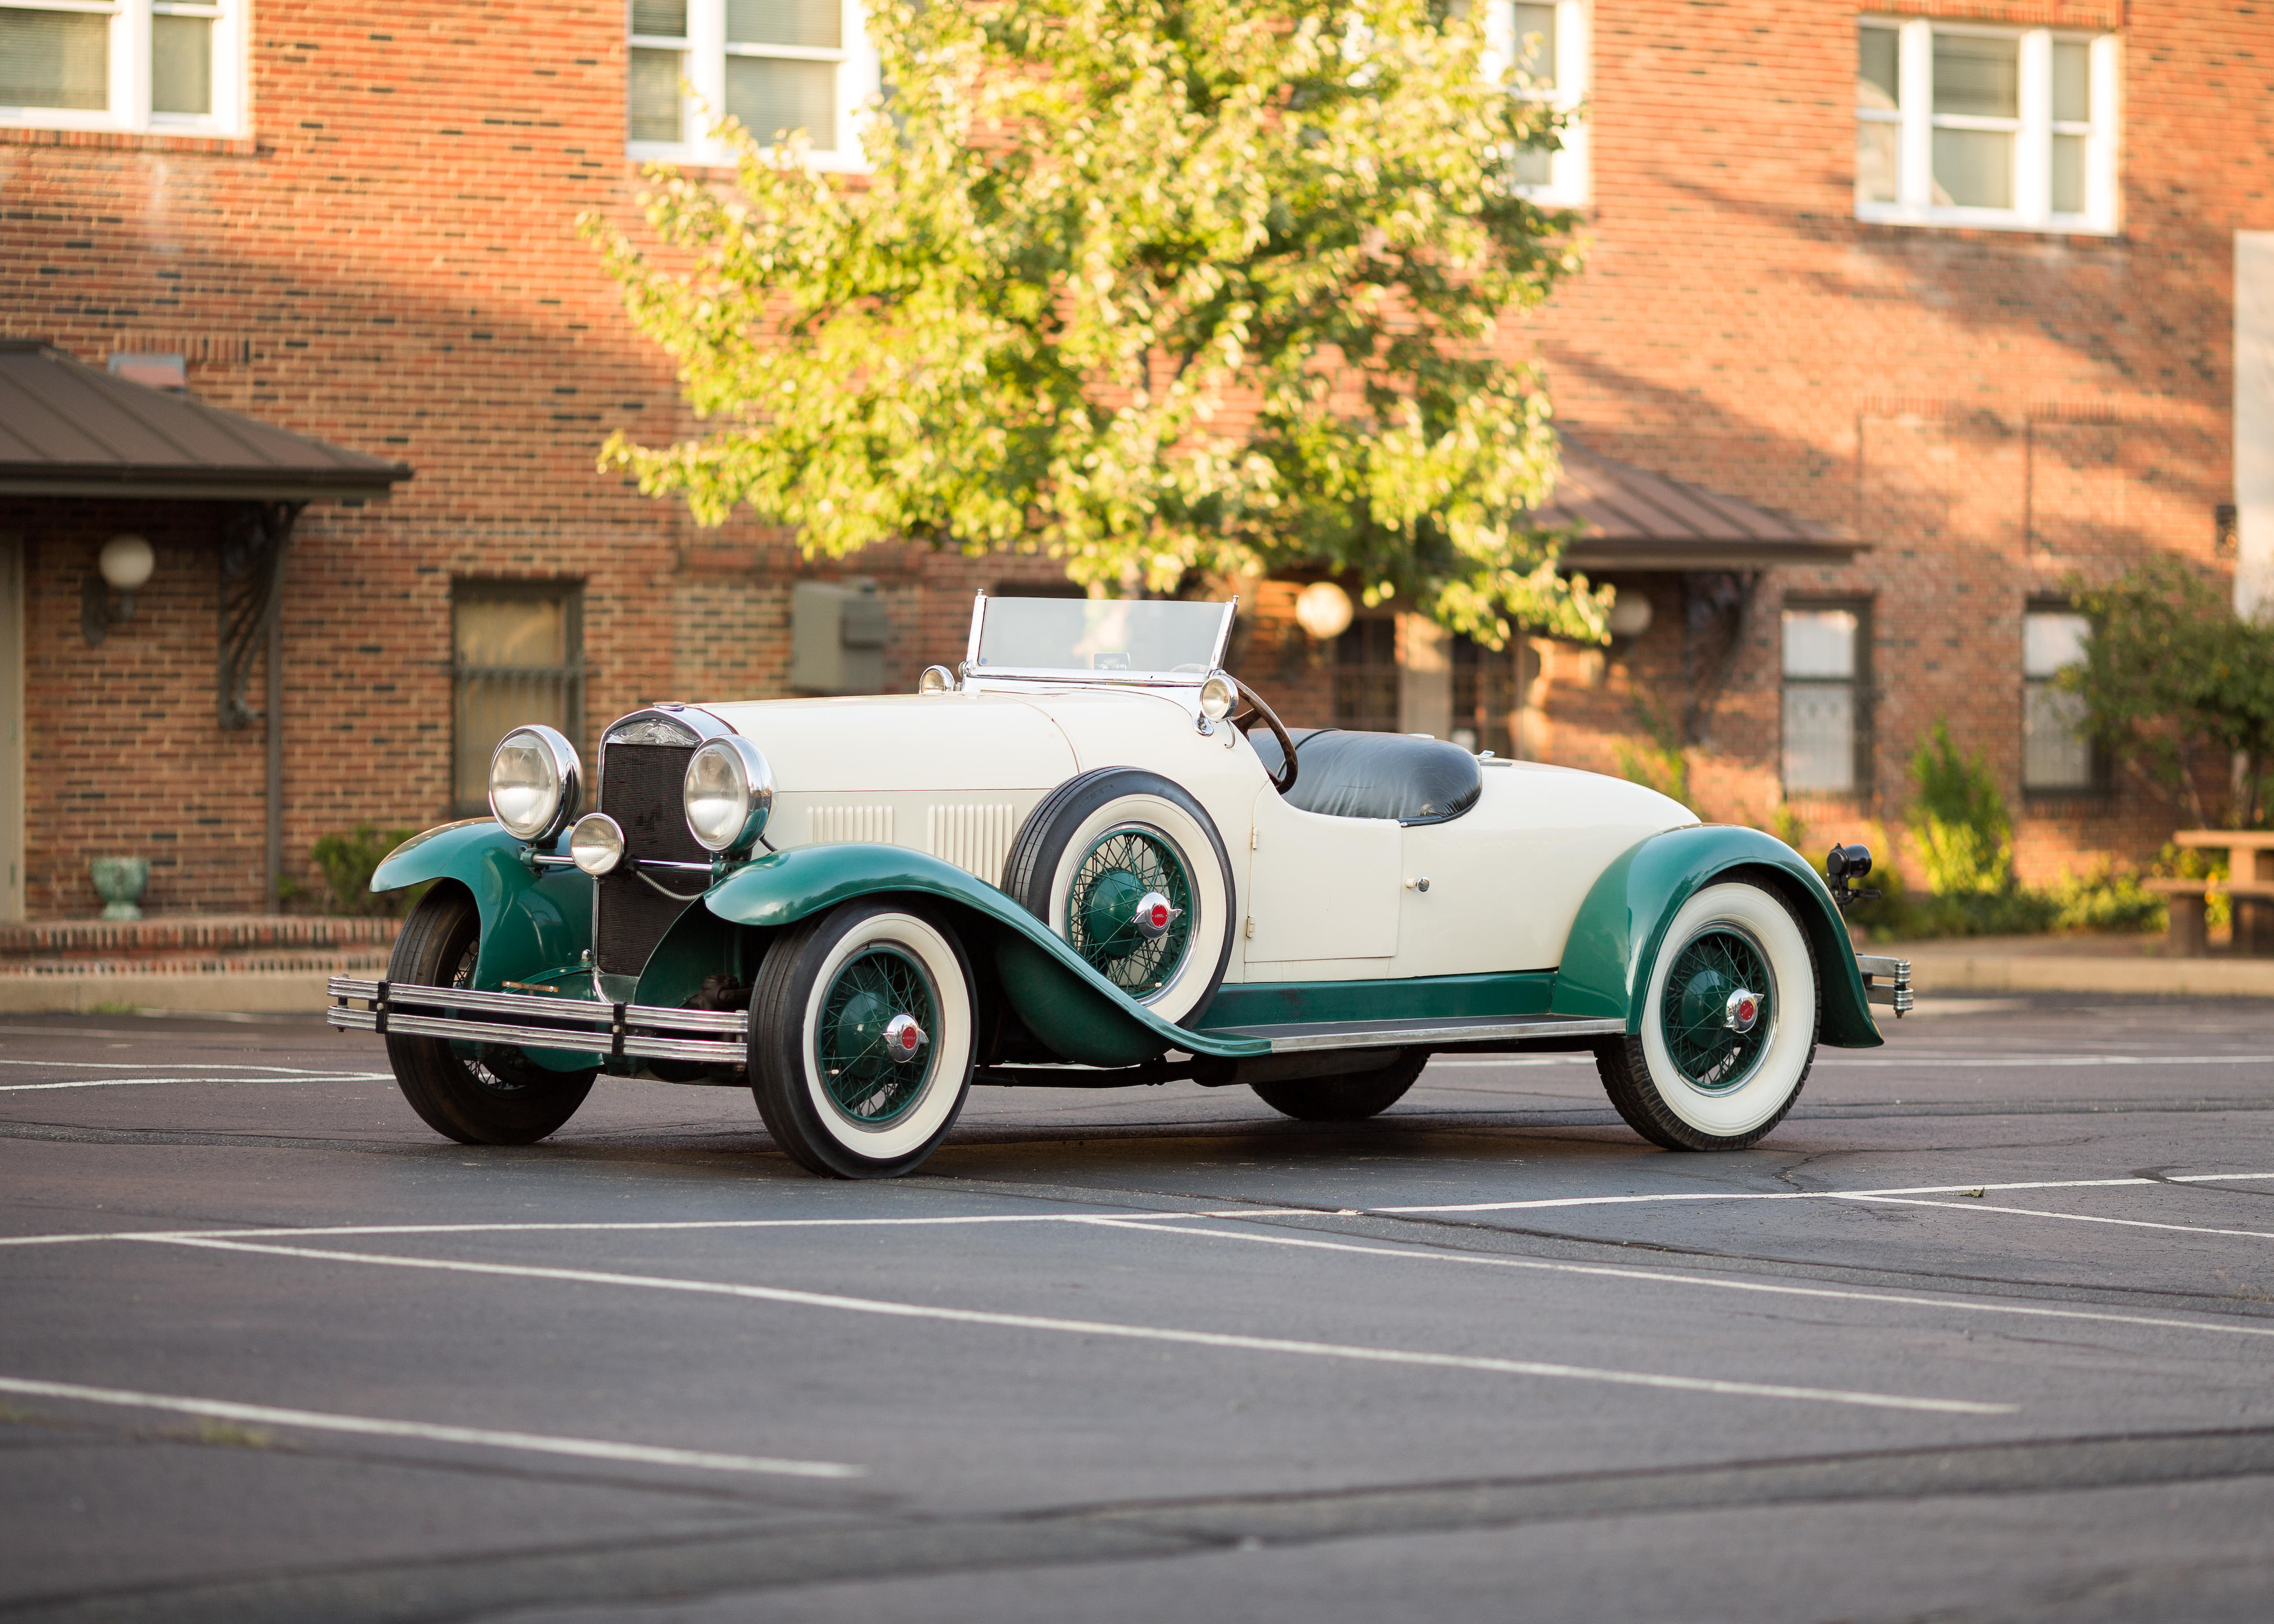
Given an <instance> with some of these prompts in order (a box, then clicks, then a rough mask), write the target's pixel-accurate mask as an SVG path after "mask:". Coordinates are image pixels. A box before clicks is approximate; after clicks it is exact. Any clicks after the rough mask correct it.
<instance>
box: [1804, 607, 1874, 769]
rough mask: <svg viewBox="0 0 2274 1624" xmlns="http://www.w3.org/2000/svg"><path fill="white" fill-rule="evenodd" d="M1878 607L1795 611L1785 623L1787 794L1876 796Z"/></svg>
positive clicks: (1814, 608)
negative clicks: (1874, 634) (1874, 624)
mask: <svg viewBox="0 0 2274 1624" xmlns="http://www.w3.org/2000/svg"><path fill="white" fill-rule="evenodd" d="M1870 628H1871V607H1870V605H1868V604H1864V603H1861V602H1856V603H1845V604H1823V605H1807V606H1804V607H1803V606H1796V607H1792V608H1788V609H1787V610H1785V612H1784V618H1783V627H1782V631H1783V644H1784V649H1783V654H1784V793H1786V794H1788V795H1841V796H1849V795H1853V796H1866V795H1868V794H1870V793H1871V669H1870V660H1871V657H1870V650H1871V629H1870Z"/></svg>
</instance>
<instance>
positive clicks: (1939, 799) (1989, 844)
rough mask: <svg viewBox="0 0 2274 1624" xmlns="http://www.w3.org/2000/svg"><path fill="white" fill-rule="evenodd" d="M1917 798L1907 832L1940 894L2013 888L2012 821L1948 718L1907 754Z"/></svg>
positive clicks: (1983, 766) (1992, 781) (1983, 765)
mask: <svg viewBox="0 0 2274 1624" xmlns="http://www.w3.org/2000/svg"><path fill="white" fill-rule="evenodd" d="M1911 779H1912V782H1914V783H1915V784H1916V785H1917V786H1918V799H1917V800H1916V801H1913V802H1912V803H1911V838H1913V839H1915V840H1916V841H1917V842H1918V846H1919V861H1920V862H1921V863H1922V864H1923V865H1924V868H1926V882H1927V884H1928V885H1929V886H1931V888H1932V889H1933V891H1934V893H1935V895H1937V896H1938V897H1959V896H1969V895H1978V896H1995V895H1999V894H2002V893H2004V892H2007V891H2012V890H2013V889H2014V822H2013V820H2012V819H2011V818H2010V817H2008V816H2007V815H2006V798H2005V797H2004V796H2003V795H2001V794H1999V793H1998V780H1997V779H1996V778H1992V776H1991V774H1990V765H1989V763H1987V762H1986V761H1984V759H1983V758H1982V757H1981V756H1979V755H1977V756H1970V757H1969V756H1962V755H1960V754H1959V750H1958V747H1957V746H1956V745H1955V744H1954V743H1953V742H1952V741H1951V737H1950V724H1949V723H1947V722H1937V723H1936V724H1935V725H1934V732H1933V733H1931V734H1930V735H1929V736H1928V737H1927V738H1926V739H1924V740H1923V741H1920V744H1919V748H1918V749H1917V751H1916V753H1915V754H1914V755H1913V756H1911Z"/></svg>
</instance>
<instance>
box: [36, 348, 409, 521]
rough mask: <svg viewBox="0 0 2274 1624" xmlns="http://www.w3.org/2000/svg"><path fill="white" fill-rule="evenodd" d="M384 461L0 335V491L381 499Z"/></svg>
mask: <svg viewBox="0 0 2274 1624" xmlns="http://www.w3.org/2000/svg"><path fill="white" fill-rule="evenodd" d="M408 478H410V464H408V463H406V462H385V461H383V460H381V459H380V458H379V457H375V456H366V455H365V454H364V453H362V452H360V451H350V450H348V449H346V448H345V447H341V446H335V445H330V444H328V443H327V442H326V441H323V440H314V439H312V438H310V437H309V436H307V435H305V434H295V433H292V432H289V431H288V430H284V429H280V428H277V427H275V426H274V425H270V424H266V423H261V422H259V421H257V420H256V419H254V418H252V417H240V416H239V415H238V414H237V413H236V412H233V411H223V410H221V409H220V408H219V407H216V406H208V405H207V404H206V403H205V402H202V401H200V400H197V399H195V398H193V397H192V396H190V395H180V394H177V393H175V392H174V391H172V390H170V389H153V388H149V387H146V386H144V385H142V384H139V383H129V382H127V381H126V380H124V379H123V378H115V377H113V376H111V375H110V374H109V373H108V372H98V371H96V370H95V369H94V367H91V366H88V365H85V364H84V363H83V362H80V361H79V360H77V359H75V358H73V357H72V356H70V355H68V354H66V353H65V352H64V351H63V350H58V349H56V347H55V346H53V345H52V344H48V343H44V342H41V341H40V340H38V339H26V338H11V339H0V495H6V496H113V497H132V498H147V497H192V498H200V499H205V500H217V501H293V502H299V501H323V500H336V499H338V498H341V497H363V498H370V497H383V496H385V495H387V494H388V492H389V490H390V489H392V488H393V486H394V485H395V484H396V482H397V481H400V480H404V479H408Z"/></svg>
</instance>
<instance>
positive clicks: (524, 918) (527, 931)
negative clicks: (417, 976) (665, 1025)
mask: <svg viewBox="0 0 2274 1624" xmlns="http://www.w3.org/2000/svg"><path fill="white" fill-rule="evenodd" d="M521 853H522V845H521V842H520V841H518V840H516V839H515V838H513V837H512V836H511V835H509V834H508V833H506V831H504V830H503V829H501V828H500V827H499V825H498V823H497V820H495V819H494V818H487V817H478V818H472V819H470V820H468V821H467V822H465V823H445V824H443V825H442V826H441V827H440V829H430V830H428V831H426V832H425V834H423V835H413V836H412V837H411V838H410V839H408V840H405V841H404V842H403V844H402V845H401V846H396V847H395V849H394V850H393V851H391V852H389V853H388V854H387V855H386V856H385V857H384V858H382V859H381V860H380V865H379V867H378V868H376V869H375V870H373V874H372V876H371V888H372V890H373V891H395V890H398V889H400V888H401V887H403V886H405V885H416V884H418V883H419V882H420V881H422V880H455V881H456V882H457V883H459V884H461V885H463V886H464V887H465V888H466V889H467V890H468V891H471V892H472V893H473V897H474V906H477V907H478V908H479V909H480V910H481V915H482V951H481V957H480V958H479V959H477V960H476V961H475V964H474V986H475V988H476V989H478V990H480V991H484V992H494V991H496V990H497V989H498V985H499V983H500V982H502V981H527V980H529V979H530V978H531V977H533V976H539V975H545V974H547V973H548V972H553V971H559V970H562V969H566V968H567V967H569V966H571V965H575V964H576V963H577V962H578V961H579V960H580V959H583V957H584V950H585V949H586V948H588V947H590V946H591V944H592V879H591V876H590V875H588V874H586V873H584V871H583V870H582V869H580V868H566V867H563V868H541V869H532V868H531V867H530V866H529V865H528V864H527V863H525V862H523V861H522V857H521Z"/></svg>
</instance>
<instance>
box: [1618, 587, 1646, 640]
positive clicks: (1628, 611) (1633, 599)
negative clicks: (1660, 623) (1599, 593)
mask: <svg viewBox="0 0 2274 1624" xmlns="http://www.w3.org/2000/svg"><path fill="white" fill-rule="evenodd" d="M1650 615H1651V610H1650V598H1648V597H1647V596H1646V595H1645V594H1644V593H1643V592H1641V591H1639V590H1636V591H1625V592H1621V593H1620V594H1619V595H1618V597H1616V598H1614V599H1612V601H1611V615H1610V628H1611V635H1612V636H1614V637H1625V638H1635V637H1639V636H1641V635H1643V634H1644V633H1645V632H1646V631H1648V630H1649V629H1650Z"/></svg>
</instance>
